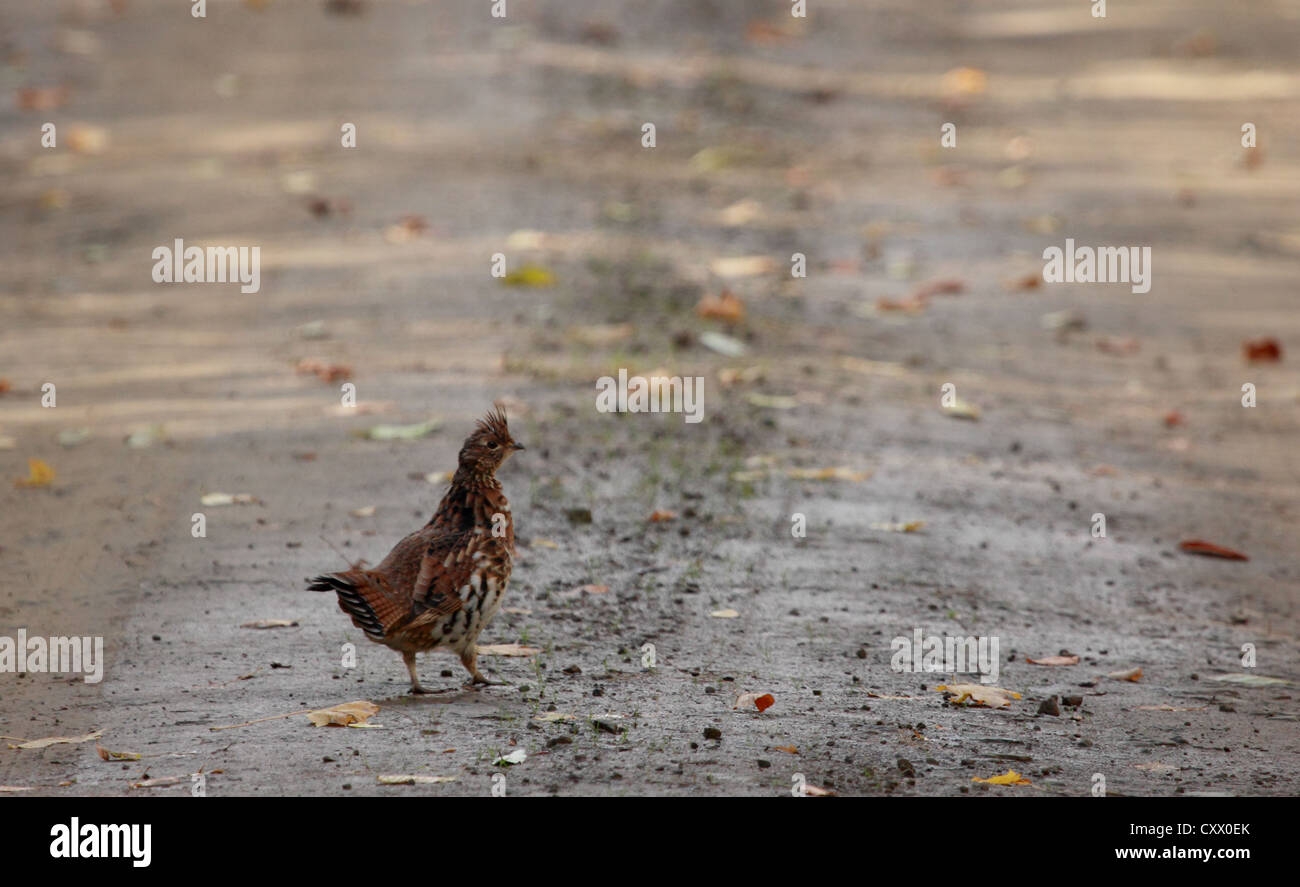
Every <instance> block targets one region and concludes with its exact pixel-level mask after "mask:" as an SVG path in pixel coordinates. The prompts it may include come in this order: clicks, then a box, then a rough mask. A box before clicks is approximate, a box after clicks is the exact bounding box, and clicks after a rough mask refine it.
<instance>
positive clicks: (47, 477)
mask: <svg viewBox="0 0 1300 887" xmlns="http://www.w3.org/2000/svg"><path fill="white" fill-rule="evenodd" d="M52 480H54V469H53V468H51V467H50V466H49V465H47V464H46V463H45V462H43V461H41V460H40V459H28V460H27V476H26V477H24V478H21V479H20V480H16V481H14V485H15V486H19V487H44V486H49V484H50V481H52Z"/></svg>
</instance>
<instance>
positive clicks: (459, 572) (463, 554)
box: [411, 532, 478, 616]
mask: <svg viewBox="0 0 1300 887" xmlns="http://www.w3.org/2000/svg"><path fill="white" fill-rule="evenodd" d="M477 538H478V537H476V536H475V535H474V534H473V533H472V532H471V533H440V534H438V535H435V536H433V537H432V538H430V539H429V547H428V548H427V549H425V552H424V557H423V558H422V559H421V561H420V572H419V573H418V574H417V575H416V577H415V588H414V589H413V590H412V592H411V599H412V601H413V602H414V604H415V609H416V612H417V613H419V614H421V615H423V614H424V613H429V612H432V613H433V614H435V615H443V616H445V615H447V614H449V613H454V612H456V611H457V610H459V609H460V608H461V607H462V606H464V604H465V601H464V599H463V598H462V597H461V595H460V590H461V589H462V588H464V587H465V586H466V585H468V584H469V581H470V577H471V576H472V575H473V574H474V570H475V568H476V567H477V566H478V563H477V561H476V559H475V558H474V556H473V555H474V553H475V550H476V549H477V547H478V546H477V545H476V544H475V542H476V541H477Z"/></svg>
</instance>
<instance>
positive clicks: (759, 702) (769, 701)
mask: <svg viewBox="0 0 1300 887" xmlns="http://www.w3.org/2000/svg"><path fill="white" fill-rule="evenodd" d="M775 704H776V698H775V697H773V696H772V694H771V693H742V694H741V695H739V696H737V697H736V704H735V705H733V706H732V707H731V709H732V711H735V710H736V709H740V708H748V707H749V706H751V705H752V706H754V707H755V708H757V709H758V710H759V711H767V710H768V709H769V708H771V707H772V706H773V705H775Z"/></svg>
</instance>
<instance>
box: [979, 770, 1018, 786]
mask: <svg viewBox="0 0 1300 887" xmlns="http://www.w3.org/2000/svg"><path fill="white" fill-rule="evenodd" d="M970 781H971V782H987V783H988V784H989V785H1030V784H1031V783H1030V782H1029V780H1028V779H1025V777H1023V776H1021V775H1020V774H1019V773H1017V772H1016V771H1015V770H1008V771H1007V772H1006V773H1003V774H1002V775H1001V776H990V777H989V778H988V779H981V778H980V777H978V776H972V777H971V780H970Z"/></svg>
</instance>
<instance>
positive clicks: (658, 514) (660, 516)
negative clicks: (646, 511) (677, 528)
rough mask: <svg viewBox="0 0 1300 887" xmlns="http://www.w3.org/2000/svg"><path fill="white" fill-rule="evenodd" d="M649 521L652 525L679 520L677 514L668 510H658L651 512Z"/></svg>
mask: <svg viewBox="0 0 1300 887" xmlns="http://www.w3.org/2000/svg"><path fill="white" fill-rule="evenodd" d="M649 520H650V522H651V523H655V524H658V523H663V522H664V521H670V520H677V512H675V511H669V510H668V509H667V508H656V509H655V510H654V511H652V512H650V517H649Z"/></svg>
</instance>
